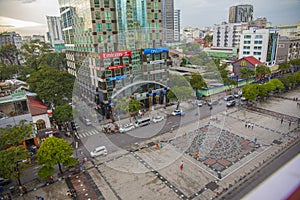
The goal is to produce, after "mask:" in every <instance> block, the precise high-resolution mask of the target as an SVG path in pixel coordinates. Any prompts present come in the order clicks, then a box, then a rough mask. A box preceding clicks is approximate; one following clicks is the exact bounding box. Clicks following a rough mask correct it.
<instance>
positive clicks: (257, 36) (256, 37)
mask: <svg viewBox="0 0 300 200" xmlns="http://www.w3.org/2000/svg"><path fill="white" fill-rule="evenodd" d="M262 38H263V36H262V35H255V39H262Z"/></svg>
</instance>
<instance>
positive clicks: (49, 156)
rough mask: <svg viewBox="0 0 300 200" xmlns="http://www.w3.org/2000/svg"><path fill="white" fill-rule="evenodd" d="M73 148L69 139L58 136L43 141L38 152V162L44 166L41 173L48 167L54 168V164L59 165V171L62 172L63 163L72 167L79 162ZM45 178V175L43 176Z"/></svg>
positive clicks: (49, 168)
mask: <svg viewBox="0 0 300 200" xmlns="http://www.w3.org/2000/svg"><path fill="white" fill-rule="evenodd" d="M72 154H73V148H72V146H70V145H69V144H68V142H67V141H65V140H63V139H60V138H57V137H54V136H52V137H48V138H47V139H46V140H45V141H44V142H42V144H41V146H40V148H39V150H38V152H37V157H38V164H39V165H42V166H43V167H42V168H41V169H40V170H39V172H40V175H41V174H45V172H44V173H42V172H43V170H45V169H48V170H51V171H53V172H54V170H52V168H53V166H55V165H58V166H59V171H60V173H61V174H62V173H63V171H62V168H61V164H62V165H64V166H66V167H72V166H74V165H75V164H76V163H77V160H76V159H75V158H74V157H72ZM42 178H45V177H42Z"/></svg>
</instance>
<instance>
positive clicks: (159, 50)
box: [144, 47, 169, 54]
mask: <svg viewBox="0 0 300 200" xmlns="http://www.w3.org/2000/svg"><path fill="white" fill-rule="evenodd" d="M164 52H169V48H167V47H162V48H146V49H144V54H157V53H164Z"/></svg>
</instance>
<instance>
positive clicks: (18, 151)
mask: <svg viewBox="0 0 300 200" xmlns="http://www.w3.org/2000/svg"><path fill="white" fill-rule="evenodd" d="M29 157H30V153H29V152H28V151H27V150H25V149H24V147H23V145H21V146H17V147H11V148H9V149H6V150H2V151H0V166H1V167H0V177H3V178H8V179H14V180H16V181H18V184H19V185H21V180H20V176H21V175H22V171H23V170H24V169H25V168H26V167H27V165H28V164H27V163H26V162H23V160H26V159H28V158H29Z"/></svg>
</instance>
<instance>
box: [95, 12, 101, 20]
mask: <svg viewBox="0 0 300 200" xmlns="http://www.w3.org/2000/svg"><path fill="white" fill-rule="evenodd" d="M95 17H96V19H101V12H100V11H96V12H95Z"/></svg>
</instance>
